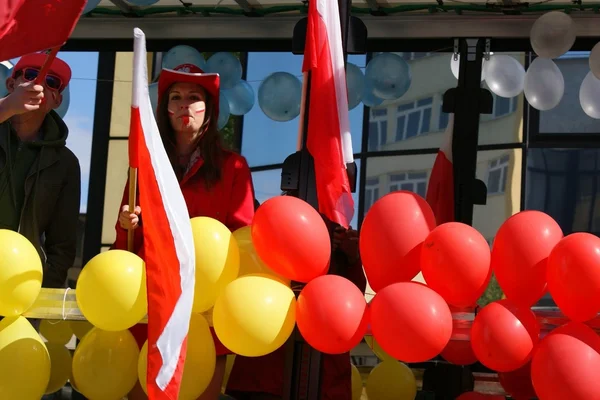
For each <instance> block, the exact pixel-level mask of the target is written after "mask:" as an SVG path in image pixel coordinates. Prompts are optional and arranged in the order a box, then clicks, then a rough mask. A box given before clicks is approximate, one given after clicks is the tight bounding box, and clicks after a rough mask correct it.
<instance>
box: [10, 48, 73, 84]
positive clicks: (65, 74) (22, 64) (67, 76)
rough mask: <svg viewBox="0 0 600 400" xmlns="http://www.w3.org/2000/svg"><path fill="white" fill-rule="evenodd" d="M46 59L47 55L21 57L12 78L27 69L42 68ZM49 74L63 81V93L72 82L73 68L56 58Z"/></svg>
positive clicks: (34, 54) (38, 54)
mask: <svg viewBox="0 0 600 400" xmlns="http://www.w3.org/2000/svg"><path fill="white" fill-rule="evenodd" d="M46 57H47V54H45V53H32V54H27V55H25V56H23V57H21V58H20V59H19V61H18V62H17V65H15V66H14V68H13V73H12V77H13V78H14V77H15V74H16V73H17V72H19V71H22V70H24V69H25V68H38V69H40V68H42V65H44V62H45V61H46ZM49 73H50V74H52V75H56V76H57V77H59V78H60V80H61V81H62V84H63V86H62V88H61V91H62V90H63V89H64V88H65V87H66V86H67V85H68V84H69V81H70V80H71V68H70V67H69V65H68V64H67V63H66V62H64V61H63V60H61V59H60V58H58V57H56V58H55V59H54V61H53V62H52V65H50V71H49Z"/></svg>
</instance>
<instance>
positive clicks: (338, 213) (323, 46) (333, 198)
mask: <svg viewBox="0 0 600 400" xmlns="http://www.w3.org/2000/svg"><path fill="white" fill-rule="evenodd" d="M318 4H319V2H318V1H311V2H310V3H309V11H308V28H307V33H306V45H305V54H304V62H303V66H302V69H303V71H305V72H306V71H310V72H311V74H310V105H309V110H308V113H309V114H308V138H307V147H308V150H309V151H310V153H311V155H312V156H313V158H314V162H315V178H316V186H317V197H318V200H319V211H320V212H321V213H322V214H324V215H325V216H326V217H327V218H328V219H329V220H331V221H333V222H335V223H338V224H340V225H342V226H344V227H348V225H349V223H350V220H351V219H352V215H353V214H354V200H353V199H352V192H351V190H350V183H349V181H348V175H347V173H346V165H345V163H344V156H343V153H342V137H341V123H340V118H348V115H347V114H346V115H345V116H340V114H339V109H338V99H337V94H336V87H335V81H334V79H335V76H334V70H333V59H332V52H331V47H333V46H331V44H330V43H329V38H328V29H332V28H331V27H328V26H327V24H326V23H325V21H324V20H323V18H322V16H321V15H320V14H319V10H318V9H317V5H318ZM336 17H337V16H336ZM336 38H337V36H336ZM339 40H340V42H341V34H340V37H339ZM344 88H345V81H344ZM344 95H346V96H347V92H345V91H344Z"/></svg>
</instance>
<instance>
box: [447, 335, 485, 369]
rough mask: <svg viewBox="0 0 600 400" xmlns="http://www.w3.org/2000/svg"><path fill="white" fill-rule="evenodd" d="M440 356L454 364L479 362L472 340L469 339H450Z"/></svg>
mask: <svg viewBox="0 0 600 400" xmlns="http://www.w3.org/2000/svg"><path fill="white" fill-rule="evenodd" d="M440 356H442V357H443V358H444V360H446V361H448V362H449V363H451V364H454V365H471V364H475V363H476V362H477V357H475V353H473V349H472V348H471V342H470V341H468V340H450V341H449V342H448V344H447V345H446V347H445V348H444V350H442V352H441V353H440Z"/></svg>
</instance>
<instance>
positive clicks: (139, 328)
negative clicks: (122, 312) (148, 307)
mask: <svg viewBox="0 0 600 400" xmlns="http://www.w3.org/2000/svg"><path fill="white" fill-rule="evenodd" d="M129 331H130V332H131V334H132V335H133V337H134V338H135V341H136V342H137V344H138V347H139V348H140V349H141V348H142V346H143V345H144V343H146V340H148V324H137V325H134V326H132V327H131V328H129ZM210 333H211V335H212V337H213V340H214V342H215V348H216V349H217V356H224V355H227V354H231V351H229V350H228V349H227V347H225V346H224V345H223V343H221V341H220V340H219V338H218V337H217V334H216V333H215V330H214V329H213V328H210Z"/></svg>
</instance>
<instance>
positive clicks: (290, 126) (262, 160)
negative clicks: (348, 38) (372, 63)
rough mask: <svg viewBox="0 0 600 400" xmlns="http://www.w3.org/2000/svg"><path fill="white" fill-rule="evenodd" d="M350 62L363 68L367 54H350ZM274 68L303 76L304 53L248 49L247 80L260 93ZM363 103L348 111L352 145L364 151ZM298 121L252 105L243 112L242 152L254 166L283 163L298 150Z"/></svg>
mask: <svg viewBox="0 0 600 400" xmlns="http://www.w3.org/2000/svg"><path fill="white" fill-rule="evenodd" d="M348 62H351V63H353V64H355V65H357V66H358V67H361V68H363V69H364V66H365V62H366V56H365V55H351V56H349V57H348ZM273 72H288V73H291V74H293V75H295V76H297V77H298V78H299V79H302V56H300V55H293V54H292V53H248V67H247V75H246V80H247V82H248V83H249V84H250V85H251V86H252V89H253V90H254V93H258V88H259V86H260V84H261V82H262V81H263V80H264V79H265V78H266V77H267V76H269V75H270V74H271V73H273ZM363 110H364V107H362V106H360V105H359V106H358V107H356V108H354V109H353V110H352V111H350V113H349V117H350V131H351V133H352V147H353V150H354V152H355V153H359V152H360V151H361V141H362V126H363ZM298 121H299V118H298V117H297V118H294V119H293V120H291V121H288V122H276V121H273V120H271V119H270V118H268V117H267V116H266V115H265V114H264V113H263V111H262V110H261V109H260V107H257V106H255V107H253V108H252V110H250V112H249V113H248V114H246V115H245V116H244V122H243V134H242V154H243V155H244V156H245V157H246V159H247V160H248V163H249V164H250V166H251V167H256V166H261V165H270V164H278V163H282V162H283V161H284V160H285V158H286V157H287V156H289V155H290V154H292V153H294V152H295V151H296V146H297V140H298Z"/></svg>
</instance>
